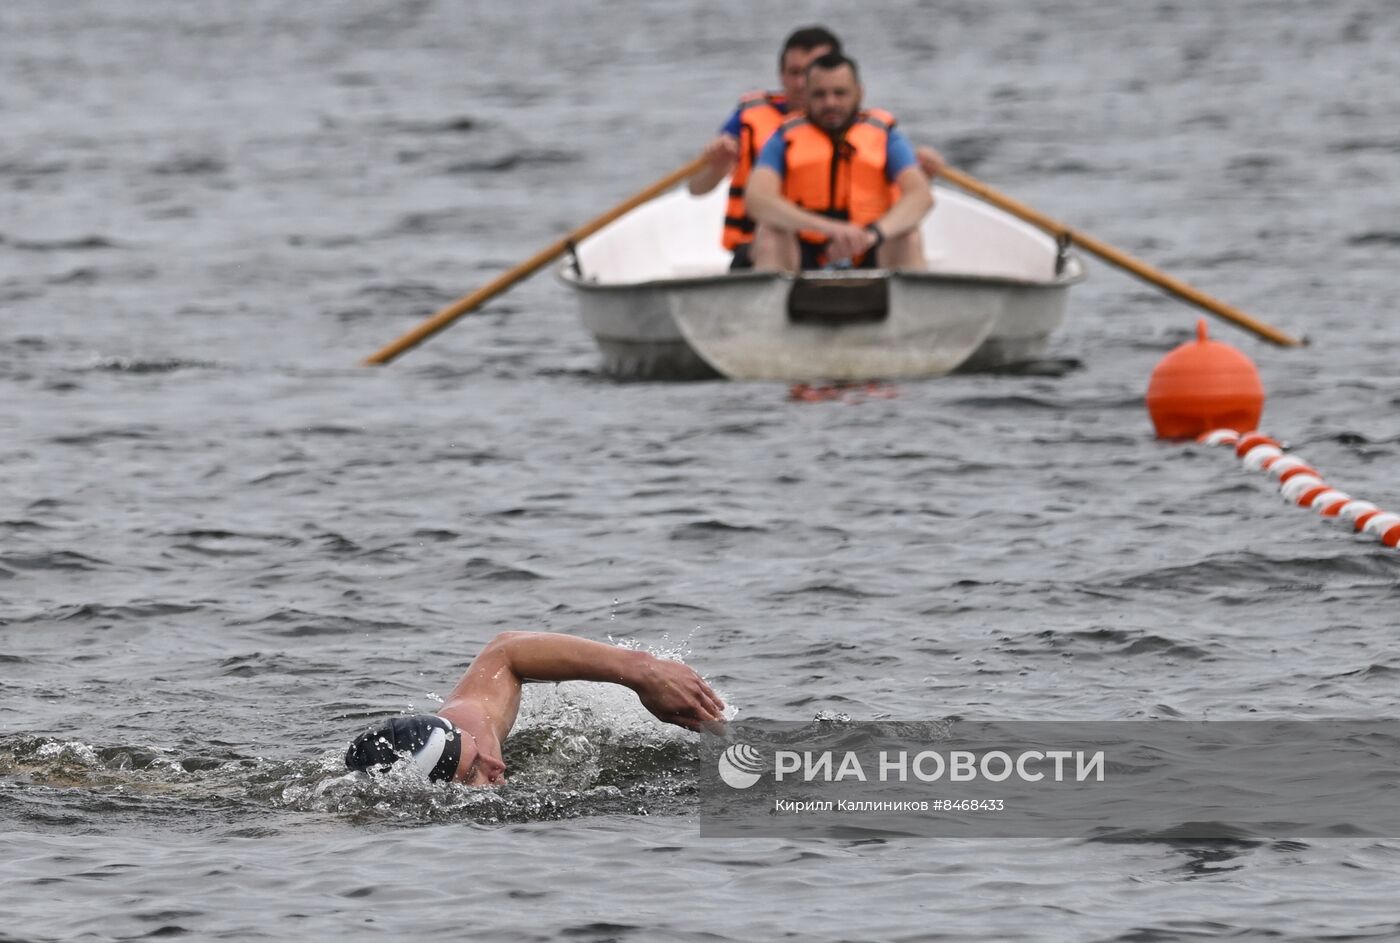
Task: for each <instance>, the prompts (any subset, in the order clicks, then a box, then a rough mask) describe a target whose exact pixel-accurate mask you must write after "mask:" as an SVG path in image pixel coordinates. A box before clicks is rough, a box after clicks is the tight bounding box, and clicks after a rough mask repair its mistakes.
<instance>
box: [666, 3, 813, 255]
mask: <svg viewBox="0 0 1400 943" xmlns="http://www.w3.org/2000/svg"><path fill="white" fill-rule="evenodd" d="M840 51H841V40H839V39H837V38H836V36H835V35H834V34H833V33H832V32H831V31H830V30H828V29H826V28H825V27H822V26H805V27H803V28H802V29H799V30H797V31H795V32H794V33H793V34H792V35H791V36H789V37H788V38H787V41H786V42H784V43H783V49H782V52H780V53H779V54H778V78H779V79H780V80H781V81H782V86H783V90H782V91H781V92H766V91H759V92H749V93H748V94H747V95H744V96H743V97H742V98H740V99H739V107H738V108H736V109H735V110H734V113H733V114H732V115H730V116H729V120H728V121H726V122H725V123H724V124H723V126H721V127H720V131H719V134H718V135H717V136H716V137H715V138H713V139H712V140H711V141H710V143H709V144H707V145H706V146H705V151H704V153H705V156H706V157H707V158H709V162H708V164H706V166H705V167H704V168H703V169H702V170H700V171H698V172H697V173H696V174H695V175H694V176H693V177H691V178H690V181H689V187H690V192H691V193H693V194H695V195H696V196H700V195H701V194H704V193H709V192H710V191H711V190H713V189H714V188H715V186H716V185H718V184H719V182H720V181H721V180H723V179H724V178H725V177H729V202H728V203H727V204H726V206H725V211H724V235H723V237H722V240H721V241H722V242H723V244H724V247H725V248H726V249H728V250H729V251H730V252H732V253H734V260H733V262H732V263H731V265H730V268H731V269H746V268H751V267H752V266H753V262H752V260H751V259H750V258H749V244H750V243H751V242H753V232H754V222H753V220H752V219H750V218H749V216H748V213H747V212H746V211H745V209H744V185H745V184H746V183H747V182H748V179H749V171H750V170H751V169H752V168H753V162H754V158H756V157H757V156H758V152H759V150H761V149H762V147H763V145H764V144H765V143H767V141H768V138H769V137H770V136H771V135H772V133H773V132H774V131H776V130H777V129H778V126H779V125H781V124H782V123H783V121H785V120H786V119H787V118H788V116H789V115H793V114H801V113H802V110H803V108H804V107H805V100H804V98H803V92H804V89H805V87H806V84H807V66H808V65H810V64H811V63H812V60H814V59H816V58H818V57H820V56H824V55H826V54H827V53H832V52H840Z"/></svg>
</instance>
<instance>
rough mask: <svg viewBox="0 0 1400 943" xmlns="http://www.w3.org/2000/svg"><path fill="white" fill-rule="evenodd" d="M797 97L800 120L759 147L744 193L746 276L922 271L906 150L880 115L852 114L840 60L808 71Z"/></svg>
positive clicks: (921, 192) (854, 107)
mask: <svg viewBox="0 0 1400 943" xmlns="http://www.w3.org/2000/svg"><path fill="white" fill-rule="evenodd" d="M806 94H807V113H806V114H805V115H797V116H794V117H791V118H789V119H788V120H787V121H785V122H784V123H783V125H782V126H781V127H780V128H779V129H778V131H777V132H775V133H774V134H773V136H772V137H770V138H769V140H768V143H767V144H765V145H764V146H763V150H761V151H760V152H759V156H758V159H757V161H756V162H755V165H754V168H753V172H752V173H751V174H750V176H749V181H748V186H747V188H746V189H745V201H746V204H747V207H748V211H749V215H751V216H752V217H753V218H754V220H756V221H757V224H758V225H757V229H756V230H755V236H754V243H753V248H752V250H751V251H752V255H753V263H754V267H755V268H758V269H765V270H771V271H789V272H795V271H798V270H799V269H810V268H822V267H824V266H827V265H832V264H836V265H842V264H846V263H849V264H850V265H851V266H852V267H856V268H868V267H872V266H878V267H880V268H894V269H906V270H908V269H922V268H924V267H925V261H924V256H923V243H922V240H921V239H920V238H919V223H920V222H921V221H922V220H923V218H924V217H925V216H926V215H928V212H929V210H931V209H933V195H932V193H930V191H929V184H928V178H927V177H926V176H924V172H923V170H922V169H920V167H919V161H918V158H917V156H916V155H915V153H914V148H913V146H912V145H910V143H909V141H908V139H907V138H905V137H904V135H903V134H901V133H900V132H899V131H898V130H896V129H895V127H894V124H895V121H894V118H893V117H892V116H891V115H890V114H889V113H888V112H883V111H880V110H878V109H873V110H869V111H865V110H862V108H861V99H862V97H863V95H864V90H863V89H862V87H861V84H860V73H859V71H858V68H857V66H856V64H855V62H854V61H852V60H850V59H848V58H846V57H845V56H844V55H841V54H840V53H829V54H827V55H825V56H822V57H820V58H818V59H815V60H813V62H812V64H811V65H810V66H808V70H807V88H806ZM896 194H897V196H896Z"/></svg>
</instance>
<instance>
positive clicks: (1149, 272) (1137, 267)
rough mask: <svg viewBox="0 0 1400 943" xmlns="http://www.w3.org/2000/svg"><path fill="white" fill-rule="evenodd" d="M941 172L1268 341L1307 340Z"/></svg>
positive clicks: (967, 179)
mask: <svg viewBox="0 0 1400 943" xmlns="http://www.w3.org/2000/svg"><path fill="white" fill-rule="evenodd" d="M938 175H939V177H941V178H943V179H944V180H947V181H948V182H949V183H953V184H956V185H957V186H959V187H961V188H962V189H964V190H966V191H967V192H969V193H972V194H975V195H977V196H979V197H981V198H982V199H984V200H986V201H987V202H988V203H991V204H992V205H993V206H998V207H1000V208H1001V209H1004V210H1006V211H1007V212H1008V213H1010V214H1012V215H1013V216H1019V217H1021V219H1024V220H1025V221H1026V222H1028V223H1030V224H1032V225H1034V226H1039V227H1040V228H1041V229H1044V230H1045V231H1046V232H1048V233H1050V234H1051V235H1053V236H1055V237H1056V238H1059V239H1068V240H1069V241H1070V242H1072V243H1074V244H1075V245H1077V246H1079V247H1080V248H1081V249H1085V250H1087V251H1089V252H1092V253H1093V254H1094V255H1096V256H1098V257H1099V258H1101V259H1103V260H1104V261H1105V262H1109V263H1111V264H1113V265H1116V266H1118V267H1119V268H1121V269H1123V270H1124V271H1126V272H1129V273H1131V274H1133V275H1136V276H1137V277H1138V278H1140V279H1142V280H1143V281H1145V282H1149V283H1151V284H1153V285H1156V286H1157V287H1158V288H1160V289H1162V290H1163V291H1165V292H1167V293H1168V294H1172V295H1175V296H1176V297H1178V298H1180V299H1182V300H1183V301H1188V302H1190V303H1191V304H1194V305H1197V306H1199V307H1201V308H1204V309H1205V310H1206V311H1209V312H1210V313H1211V314H1214V315H1217V316H1219V317H1222V318H1224V319H1225V320H1226V321H1230V322H1232V323H1234V324H1237V325H1239V326H1240V327H1242V328H1244V329H1245V330H1246V331H1253V332H1254V333H1255V334H1257V335H1259V336H1260V337H1262V338H1264V340H1266V341H1271V342H1273V343H1275V344H1278V345H1279V346H1280V347H1299V346H1301V345H1302V343H1303V342H1302V341H1301V340H1299V339H1298V338H1296V337H1293V336H1292V335H1290V334H1286V333H1284V332H1283V331H1280V330H1279V329H1278V328H1276V327H1273V326H1272V325H1269V324H1265V323H1264V322H1263V321H1259V320H1257V319H1255V318H1252V317H1250V316H1249V315H1247V314H1245V313H1244V312H1243V311H1241V310H1239V309H1238V308H1234V307H1231V306H1230V305H1227V304H1226V303H1225V302H1223V301H1220V300H1219V299H1216V298H1212V297H1211V296H1210V295H1207V294H1206V293H1205V292H1203V291H1200V290H1199V289H1196V288H1192V287H1191V286H1190V285H1188V284H1186V283H1185V282H1183V281H1181V280H1180V279H1178V278H1173V277H1172V276H1170V275H1168V274H1167V273H1166V272H1163V271H1160V270H1158V269H1155V268H1153V267H1152V266H1150V265H1148V264H1147V263H1146V262H1143V261H1142V260H1141V259H1136V258H1133V257H1132V256H1131V255H1129V254H1128V253H1126V252H1124V251H1123V250H1122V249H1116V248H1114V247H1113V246H1111V245H1109V244H1108V243H1106V242H1100V241H1099V240H1098V239H1095V238H1094V237H1093V236H1089V235H1086V234H1084V233H1082V232H1078V231H1076V230H1073V229H1070V228H1069V227H1068V226H1065V225H1064V224H1062V223H1058V222H1056V221H1055V220H1053V219H1051V218H1050V217H1048V216H1045V215H1042V214H1041V213H1038V212H1036V211H1035V210H1033V209H1031V208H1030V207H1029V206H1026V205H1025V204H1024V203H1019V202H1017V201H1016V200H1013V199H1011V197H1009V196H1006V195H1005V194H1004V193H999V192H998V191H996V190H993V189H992V188H991V187H989V186H987V185H986V184H985V183H983V182H982V181H980V180H978V179H976V178H975V177H971V176H969V175H967V174H965V173H963V172H962V171H961V170H957V169H955V168H953V167H943V168H942V169H941V170H939V171H938Z"/></svg>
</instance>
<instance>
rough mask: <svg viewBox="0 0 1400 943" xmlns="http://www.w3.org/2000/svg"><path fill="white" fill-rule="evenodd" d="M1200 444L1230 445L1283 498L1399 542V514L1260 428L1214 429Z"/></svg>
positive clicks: (1370, 534)
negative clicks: (1362, 496)
mask: <svg viewBox="0 0 1400 943" xmlns="http://www.w3.org/2000/svg"><path fill="white" fill-rule="evenodd" d="M1196 441H1197V442H1200V443H1201V444H1202V445H1219V446H1229V447H1230V448H1232V449H1234V450H1235V455H1236V456H1237V457H1238V458H1239V459H1240V461H1241V462H1242V463H1243V464H1244V467H1245V468H1247V469H1248V470H1250V471H1256V472H1263V473H1265V474H1267V475H1268V476H1269V477H1270V478H1273V479H1274V480H1275V481H1277V483H1278V489H1279V493H1280V494H1281V495H1283V498H1284V500H1285V501H1288V502H1289V503H1290V504H1296V505H1298V506H1299V507H1305V508H1311V509H1312V510H1314V511H1316V512H1317V513H1318V514H1321V515H1322V516H1323V517H1330V518H1335V519H1336V520H1338V521H1344V522H1345V523H1347V524H1349V525H1350V526H1351V528H1352V530H1354V531H1356V532H1357V533H1359V534H1365V535H1366V536H1368V537H1375V538H1377V539H1378V540H1380V542H1381V543H1383V544H1385V545H1386V546H1387V547H1394V546H1396V545H1397V544H1400V514H1391V513H1389V512H1386V511H1382V510H1381V509H1380V508H1378V507H1377V506H1376V505H1374V504H1372V503H1371V502H1369V501H1359V500H1357V499H1355V498H1353V497H1352V496H1351V495H1349V494H1347V493H1346V492H1344V491H1338V490H1337V489H1336V488H1333V487H1332V486H1331V485H1329V484H1327V482H1326V480H1324V479H1323V477H1322V475H1321V473H1319V472H1318V470H1317V469H1316V468H1313V467H1312V466H1311V465H1309V464H1308V463H1307V462H1305V461H1303V460H1302V459H1300V458H1299V457H1298V456H1296V455H1289V454H1288V453H1287V452H1286V451H1285V449H1284V446H1282V445H1280V444H1279V443H1278V442H1277V441H1276V440H1274V439H1271V438H1269V437H1268V436H1266V435H1264V434H1263V433H1260V432H1246V433H1239V432H1236V431H1235V430H1234V429H1216V430H1215V431H1214V432H1207V433H1206V434H1204V435H1202V436H1201V437H1200V438H1198V439H1197V440H1196Z"/></svg>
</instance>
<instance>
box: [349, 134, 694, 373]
mask: <svg viewBox="0 0 1400 943" xmlns="http://www.w3.org/2000/svg"><path fill="white" fill-rule="evenodd" d="M704 164H705V157H704V156H703V155H702V156H700V157H697V158H695V159H694V160H693V161H691V162H690V163H688V164H686V165H685V166H684V167H681V168H680V169H679V170H675V171H672V172H671V173H669V174H667V175H666V176H664V177H662V178H661V179H660V180H658V181H656V182H655V183H653V184H652V185H651V186H649V187H647V188H646V189H645V190H642V191H641V192H639V193H636V194H634V195H633V196H631V197H628V198H627V199H626V200H624V201H622V202H621V203H619V204H618V205H617V206H614V207H613V208H612V209H610V210H608V211H607V212H606V213H604V214H603V215H602V216H599V217H598V218H597V219H594V220H593V221H592V222H589V223H587V224H585V225H583V226H580V227H579V228H578V229H575V230H574V231H573V232H571V233H569V234H568V235H567V236H565V237H564V238H562V239H560V240H559V241H558V242H554V243H551V244H550V245H548V246H546V247H545V248H543V249H541V250H540V251H539V252H536V253H535V254H534V255H532V256H530V258H528V259H526V260H525V261H524V262H521V263H520V264H519V265H517V266H516V267H515V268H513V269H511V270H510V271H509V272H506V273H505V274H503V275H501V276H499V277H497V278H496V279H495V280H494V281H492V282H491V283H490V284H489V285H483V286H482V287H481V288H478V289H477V290H476V291H474V292H472V293H471V294H470V295H467V296H465V297H463V298H459V299H458V300H456V301H454V302H452V304H450V305H448V306H447V307H446V308H443V309H442V310H441V311H439V312H438V313H437V314H435V315H433V316H432V317H430V318H428V320H426V321H424V322H423V323H422V324H420V325H418V326H417V327H415V328H414V329H413V330H411V331H409V332H408V333H407V334H405V335H404V336H403V337H400V338H399V339H398V340H396V341H394V342H393V343H392V344H389V345H387V346H386V347H384V348H382V349H381V350H378V351H375V352H374V353H373V354H371V355H370V356H369V357H367V358H365V361H364V362H365V365H366V366H368V365H370V364H381V363H388V362H389V361H391V360H393V359H394V358H395V357H397V356H398V355H399V354H401V353H403V352H404V351H406V350H408V349H410V348H412V347H416V346H417V345H418V344H420V343H422V342H423V341H425V340H427V339H428V338H429V337H432V336H433V335H434V334H436V333H437V332H438V331H440V330H442V329H443V328H445V327H447V325H449V324H451V323H452V322H453V321H455V320H457V319H458V318H460V317H461V316H462V315H464V314H466V313H467V312H468V311H471V310H472V309H473V308H478V307H480V306H481V305H483V304H485V303H486V302H488V301H490V300H491V299H492V298H494V297H496V296H497V295H499V294H500V293H501V292H503V291H505V290H506V289H507V288H509V287H511V286H512V285H514V284H515V283H516V282H518V281H521V280H522V279H525V278H528V277H529V276H531V275H533V274H535V272H537V271H539V270H540V269H541V268H543V267H544V266H546V265H548V264H549V263H550V262H553V261H554V260H555V259H557V258H559V256H561V255H563V254H564V253H565V252H566V251H567V250H568V248H569V245H570V244H571V243H575V242H581V241H582V240H584V239H587V238H588V237H589V236H591V235H593V234H594V233H595V232H597V231H598V230H600V229H602V228H603V227H604V226H606V225H608V223H611V222H612V221H613V220H615V219H617V218H618V217H619V216H621V215H622V214H623V213H627V212H629V211H631V210H633V209H636V208H637V207H638V206H641V205H642V204H643V203H646V202H647V201H649V200H653V199H655V198H656V197H658V196H660V195H661V194H663V193H665V192H666V191H667V190H669V189H671V188H672V187H674V186H675V185H676V184H678V183H680V182H681V181H682V180H684V179H685V178H687V177H689V176H690V175H691V174H693V173H695V172H696V171H698V170H699V169H700V168H701V167H702V166H704Z"/></svg>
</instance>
